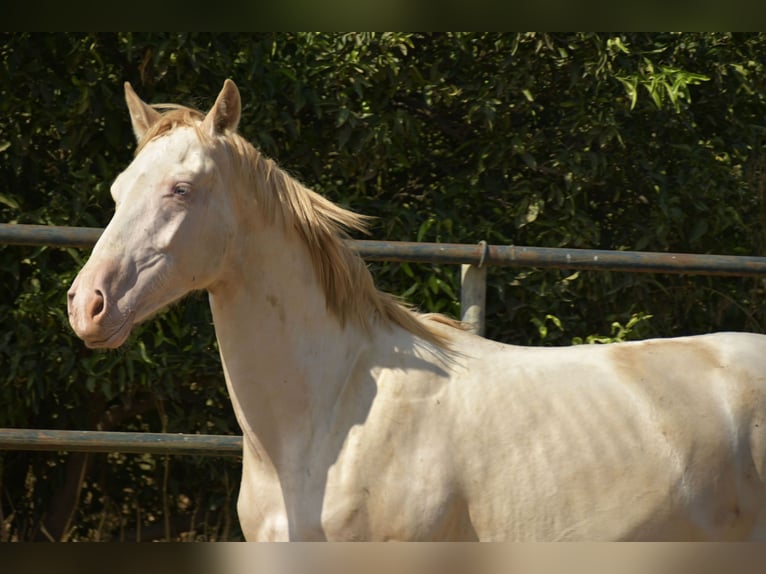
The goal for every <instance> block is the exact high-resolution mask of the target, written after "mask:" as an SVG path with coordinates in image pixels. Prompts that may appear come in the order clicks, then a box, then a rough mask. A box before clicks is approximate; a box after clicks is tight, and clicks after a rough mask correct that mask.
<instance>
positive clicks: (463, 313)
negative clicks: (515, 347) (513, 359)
mask: <svg viewBox="0 0 766 574" xmlns="http://www.w3.org/2000/svg"><path fill="white" fill-rule="evenodd" d="M480 244H481V245H483V246H484V252H483V253H482V256H481V260H480V261H479V264H478V265H461V266H460V320H461V321H463V322H464V323H467V324H468V325H470V326H471V328H470V331H471V332H472V333H474V334H476V335H481V336H482V337H483V336H484V333H485V327H486V312H487V311H486V310H487V268H486V266H485V265H484V259H485V257H486V253H487V242H486V241H482V242H481V243H480Z"/></svg>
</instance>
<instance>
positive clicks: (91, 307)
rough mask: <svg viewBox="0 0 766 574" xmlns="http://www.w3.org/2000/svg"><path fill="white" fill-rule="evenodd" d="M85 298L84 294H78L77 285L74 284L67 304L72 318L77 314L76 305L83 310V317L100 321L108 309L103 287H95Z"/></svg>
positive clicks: (68, 295) (68, 293) (69, 292)
mask: <svg viewBox="0 0 766 574" xmlns="http://www.w3.org/2000/svg"><path fill="white" fill-rule="evenodd" d="M82 299H83V295H82V294H78V290H77V288H76V286H74V285H73V286H72V288H71V289H69V291H68V292H67V306H68V309H69V316H70V318H71V317H73V316H74V315H76V314H77V310H76V307H79V308H80V309H81V310H82V318H83V319H85V320H87V321H98V319H99V318H100V317H101V316H102V315H103V314H104V310H105V309H106V298H105V297H104V292H103V291H102V290H101V289H98V288H96V289H94V290H93V291H92V292H91V293H89V294H88V295H86V296H85V300H82Z"/></svg>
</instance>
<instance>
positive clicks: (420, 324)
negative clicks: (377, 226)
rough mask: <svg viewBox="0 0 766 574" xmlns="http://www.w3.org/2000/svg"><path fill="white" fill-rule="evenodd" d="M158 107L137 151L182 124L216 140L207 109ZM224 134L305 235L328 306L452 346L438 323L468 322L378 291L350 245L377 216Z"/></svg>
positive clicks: (262, 192) (262, 189)
mask: <svg viewBox="0 0 766 574" xmlns="http://www.w3.org/2000/svg"><path fill="white" fill-rule="evenodd" d="M154 107H155V108H157V109H158V110H163V109H164V110H166V111H165V112H164V113H163V114H162V115H161V116H160V119H159V120H158V121H157V122H155V123H154V124H153V125H152V126H151V128H150V129H149V130H148V131H147V133H145V134H144V137H143V138H142V139H141V141H140V142H139V143H138V147H137V148H136V154H138V153H139V152H140V151H141V149H143V147H144V146H145V145H146V143H147V142H149V141H151V140H153V139H156V138H158V137H160V136H162V135H163V134H166V133H168V132H170V131H171V130H173V129H175V128H177V127H181V126H184V127H193V128H195V129H196V130H197V134H198V136H199V137H200V138H201V139H202V141H207V140H210V139H211V136H210V135H207V134H203V133H202V131H201V130H199V129H198V128H199V125H200V123H201V121H202V120H203V119H204V114H202V113H201V112H199V111H197V110H194V109H191V108H187V107H185V106H180V105H172V104H160V105H155V106H154ZM219 138H221V139H222V140H223V144H224V145H225V146H226V147H227V148H228V149H230V150H231V151H232V152H233V155H234V159H235V160H238V162H239V167H240V168H241V169H244V170H245V171H246V174H247V176H248V177H250V179H251V183H252V186H251V187H252V188H253V189H254V192H255V193H256V194H258V197H257V199H258V203H259V206H260V208H261V209H263V210H264V213H265V215H266V217H267V218H268V219H269V220H270V221H276V220H277V219H280V220H281V221H282V222H283V224H284V225H287V226H289V227H292V228H293V229H294V230H295V231H296V232H297V233H298V235H299V237H301V238H302V239H303V242H304V244H305V245H306V248H307V249H308V251H309V254H310V257H311V261H312V264H313V267H314V271H315V273H316V274H317V278H318V280H319V284H320V285H321V287H322V289H323V291H324V295H325V299H326V301H327V308H328V309H329V310H330V312H331V313H333V314H334V315H335V316H336V317H337V318H338V320H339V321H340V323H341V325H344V324H346V323H352V324H355V325H359V326H361V327H362V328H363V329H364V330H365V331H367V332H371V330H372V328H373V327H374V326H375V325H376V324H381V325H383V326H391V325H396V326H398V327H401V328H403V329H405V330H406V331H409V332H410V333H412V334H413V335H415V336H417V337H419V338H421V339H423V340H425V341H428V342H430V343H432V344H434V345H437V346H440V347H445V348H446V347H448V346H449V337H448V336H447V335H445V334H444V331H443V330H440V329H439V328H438V326H437V325H439V324H442V325H448V326H450V327H454V328H458V329H462V328H464V327H463V325H462V323H460V322H459V321H455V320H453V319H450V318H448V317H445V316H444V315H439V314H419V313H416V312H415V311H413V310H412V309H411V308H409V307H408V306H406V305H405V304H403V303H402V301H401V300H399V299H398V298H397V297H395V296H393V295H391V294H389V293H385V292H383V291H380V290H378V289H377V287H376V286H375V283H374V281H373V278H372V274H371V273H370V271H369V269H368V268H367V265H366V263H365V262H364V260H363V259H362V258H361V257H360V256H359V255H358V254H357V253H356V252H354V251H353V250H352V249H351V248H350V247H349V246H348V245H347V243H346V241H345V240H346V239H348V231H358V232H363V233H367V223H368V222H369V220H370V219H372V218H371V217H368V216H365V215H361V214H358V213H354V212H352V211H349V210H347V209H344V208H342V207H340V206H338V205H336V204H334V203H332V202H331V201H329V200H327V199H325V198H324V197H322V196H321V195H319V194H318V193H316V192H314V191H312V190H311V189H309V188H307V187H306V186H304V185H303V184H302V183H300V182H299V181H298V180H297V179H295V178H294V177H292V176H291V175H289V174H288V173H287V172H286V171H285V170H283V169H282V168H280V167H279V166H278V165H277V163H276V162H274V161H273V160H272V159H269V158H267V157H265V156H264V155H263V154H261V153H260V152H259V151H258V150H257V149H256V148H255V147H254V146H253V145H252V144H250V142H248V141H247V140H246V139H244V138H243V137H242V136H240V135H239V134H237V133H235V132H229V133H226V134H224V135H222V136H219Z"/></svg>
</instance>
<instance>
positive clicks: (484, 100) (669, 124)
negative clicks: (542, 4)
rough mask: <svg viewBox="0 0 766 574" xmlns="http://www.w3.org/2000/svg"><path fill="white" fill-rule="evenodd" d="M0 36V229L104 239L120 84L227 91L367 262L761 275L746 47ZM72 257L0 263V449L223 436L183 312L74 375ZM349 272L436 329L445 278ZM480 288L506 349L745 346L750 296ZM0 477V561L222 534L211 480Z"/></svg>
mask: <svg viewBox="0 0 766 574" xmlns="http://www.w3.org/2000/svg"><path fill="white" fill-rule="evenodd" d="M1 38H2V41H0V96H1V97H0V220H2V221H4V222H18V223H40V224H55V225H85V226H103V225H104V224H105V223H106V222H107V221H108V219H109V217H110V215H111V213H112V209H113V207H112V204H111V200H110V198H109V193H108V191H109V185H110V184H111V182H112V180H113V179H114V177H115V176H116V174H117V173H119V171H120V170H121V169H123V168H124V167H125V166H126V165H127V164H128V162H129V161H130V158H131V156H132V149H133V139H132V134H131V130H130V125H129V121H128V117H127V112H126V110H125V106H124V103H123V96H122V83H123V81H125V80H129V81H130V82H131V83H132V84H133V85H134V87H135V88H136V90H137V92H138V93H139V94H140V95H141V96H142V97H143V98H144V99H146V100H147V101H151V102H167V101H170V102H182V103H186V104H192V105H195V106H197V107H200V108H203V109H204V108H207V107H208V106H210V105H211V103H212V98H213V97H214V96H215V95H216V94H217V93H218V90H219V89H220V87H221V85H222V82H223V80H224V79H225V78H227V77H231V78H233V79H234V80H235V81H236V82H237V83H238V85H239V87H240V89H241V91H242V95H243V104H244V110H243V118H242V124H241V128H240V129H241V131H242V133H243V135H245V136H246V137H247V138H248V139H250V140H251V141H253V142H254V143H255V144H256V145H258V147H260V148H261V149H262V150H263V151H264V152H265V153H267V154H268V155H270V156H272V157H274V158H275V159H277V160H278V161H279V163H280V164H281V165H283V166H284V167H286V168H287V169H288V170H289V171H290V172H292V173H293V174H296V175H297V176H298V177H300V178H301V179H302V180H303V181H305V182H306V183H307V184H308V185H309V186H310V187H313V188H314V189H316V190H317V191H319V192H321V193H323V194H325V195H326V196H327V197H329V198H330V199H332V200H333V201H336V202H338V203H340V204H342V205H345V206H348V207H351V208H352V209H355V210H357V211H359V212H362V213H366V214H370V215H374V216H377V220H376V222H375V224H374V226H373V229H372V234H373V237H374V238H377V239H388V240H409V241H413V240H417V241H445V242H458V243H476V242H478V241H479V240H487V241H488V242H490V243H495V244H519V245H534V246H553V247H556V246H569V247H588V248H600V249H618V250H619V249H622V250H624V249H637V250H656V251H681V252H699V253H728V254H762V253H763V252H764V247H763V230H764V223H765V222H766V209H765V208H764V191H765V190H766V176H764V165H766V164H765V163H764V160H763V153H762V144H761V142H762V140H763V137H764V117H766V105H764V104H765V102H764V97H765V96H764V94H766V90H764V89H763V78H764V77H765V76H766V70H764V62H766V41H764V40H766V37H764V36H763V35H762V34H725V33H683V34H681V33H657V34H639V33H630V34H596V33H568V34H538V33H525V34H515V33H514V34H478V33H453V34H411V33H386V34H377V33H375V34H373V33H364V34H314V33H306V34H271V33H259V34H168V33H141V34H138V33H134V34H130V33H123V34H45V35H30V34H3V35H2V36H1ZM85 258H86V254H85V253H82V252H80V251H78V250H71V249H68V250H56V249H49V248H20V247H3V246H0V274H2V281H0V293H1V294H2V297H0V317H2V324H3V329H2V332H0V426H18V427H28V428H65V429H96V428H104V429H107V428H108V429H115V430H151V431H162V430H167V431H168V432H208V433H236V432H238V429H237V427H236V423H235V422H234V419H233V416H232V413H231V408H230V406H229V403H228V399H227V398H226V392H225V388H224V386H223V378H222V375H221V368H220V364H219V361H218V356H217V349H216V344H215V337H214V333H213V330H212V326H211V319H210V315H209V311H208V309H207V305H206V302H205V298H204V297H198V296H192V297H190V298H188V299H187V300H186V301H184V302H183V303H181V304H180V305H178V306H176V307H175V308H173V309H172V310H170V311H168V312H167V313H165V314H164V315H162V316H161V317H159V318H157V319H155V320H153V321H151V322H149V323H148V324H147V325H146V326H144V327H143V328H142V329H141V330H140V331H139V332H138V333H137V334H136V335H134V336H133V337H132V338H131V341H130V342H129V343H128V344H127V345H126V346H125V348H123V349H121V350H119V351H114V352H91V351H88V350H87V349H84V348H83V346H82V344H81V343H80V342H79V341H78V340H76V339H75V337H74V336H73V335H72V334H71V332H70V329H69V327H68V325H67V320H66V313H65V302H66V289H67V287H68V285H69V284H70V283H71V280H72V279H73V277H74V275H75V273H76V271H77V270H78V269H79V267H80V266H81V265H82V263H83V261H84V259H85ZM371 268H372V269H373V271H374V273H375V276H376V279H377V280H378V283H379V285H380V286H381V287H382V288H384V289H386V290H389V291H392V292H395V293H398V294H403V295H404V296H405V297H406V298H407V299H408V300H409V301H410V302H412V303H414V304H415V305H417V306H419V307H420V308H421V309H423V310H428V311H442V312H446V313H450V314H456V313H457V310H458V309H457V302H456V300H457V293H458V291H459V286H458V276H459V273H458V270H457V269H456V268H451V267H444V266H416V265H409V264H396V263H391V264H382V263H378V264H373V265H371ZM488 282H489V284H488V306H489V307H488V311H487V317H488V334H489V336H491V337H492V338H496V339H499V340H503V341H508V342H514V343H520V344H546V345H560V344H571V343H573V342H575V343H580V342H583V343H585V342H603V341H613V340H625V339H629V338H638V337H647V336H655V335H681V334H691V333H701V332H707V331H712V330H720V329H735V330H750V331H761V330H762V329H763V327H762V324H763V312H764V308H763V301H764V297H763V295H764V293H763V284H762V283H761V282H760V281H755V280H745V279H739V278H708V277H684V276H673V277H668V276H657V275H646V274H644V275H639V274H626V273H623V274H621V273H603V272H600V273H599V272H581V273H571V272H569V271H551V270H547V271H544V270H536V269H497V268H494V269H490V271H489V276H488ZM604 333H606V334H604ZM0 460H1V461H2V463H1V464H2V466H1V467H0V490H2V493H0V498H2V502H0V511H1V514H0V524H2V525H3V528H0V538H3V537H6V538H10V537H16V538H23V539H27V538H45V537H46V534H45V532H47V533H48V534H49V535H50V536H52V537H54V538H61V537H68V539H95V538H98V539H117V538H119V537H120V536H123V537H124V538H126V539H135V538H136V536H137V532H138V531H139V529H140V532H142V535H141V536H143V537H144V538H146V537H149V532H152V531H153V530H157V532H156V534H157V536H159V537H163V536H166V535H167V532H166V527H167V528H169V529H170V531H171V533H172V535H173V536H174V537H178V536H179V535H180V534H179V533H181V532H191V534H187V535H186V536H187V537H195V536H196V537H202V538H221V537H229V538H236V537H237V536H238V531H237V528H236V524H235V523H234V524H233V525H231V526H226V524H228V521H230V520H233V519H232V518H231V516H232V515H233V513H234V507H233V500H234V499H235V498H236V484H237V482H238V473H239V468H238V463H237V462H236V461H216V460H208V459H203V460H198V459H191V458H188V457H187V458H180V457H171V459H169V462H168V461H166V460H165V459H164V458H152V457H138V456H132V455H131V456H117V455H110V456H108V457H106V456H90V457H88V458H87V461H86V463H85V464H86V466H85V467H83V466H81V465H80V462H81V461H78V460H77V457H74V456H68V455H66V454H63V453H60V454H34V453H8V454H5V455H3V456H2V459H0ZM166 464H169V465H170V466H167V467H166ZM78 465H80V466H78ZM83 469H84V471H85V476H86V480H85V485H84V486H83V488H82V491H81V492H79V493H78V492H77V491H72V489H71V488H70V485H71V483H72V477H75V478H76V476H79V474H78V473H79V472H80V471H82V470H83ZM168 469H169V470H168ZM67 481H69V482H67ZM73 483H74V484H77V481H76V480H74V481H73ZM66 500H75V501H79V503H78V504H75V505H74V506H72V505H70V506H67V504H65V501H66ZM70 515H71V517H70ZM70 518H72V520H69V519H70ZM166 518H167V519H168V522H169V524H168V523H166ZM192 523H193V525H192ZM67 524H70V525H72V524H73V525H74V526H73V527H72V526H69V527H68V526H67ZM42 526H44V527H45V530H43V528H42Z"/></svg>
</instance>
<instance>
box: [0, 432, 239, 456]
mask: <svg viewBox="0 0 766 574" xmlns="http://www.w3.org/2000/svg"><path fill="white" fill-rule="evenodd" d="M0 450H46V451H67V452H126V453H136V454H142V453H151V454H194V455H202V456H240V455H241V454H242V437H241V436H229V435H202V434H171V433H151V432H104V431H62V430H30V429H0Z"/></svg>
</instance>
